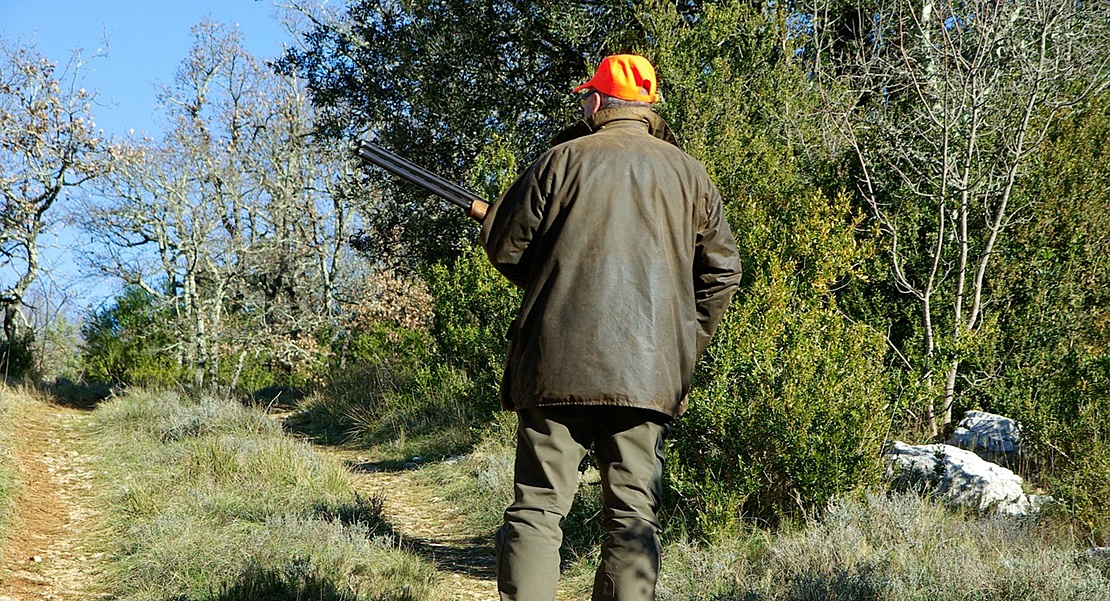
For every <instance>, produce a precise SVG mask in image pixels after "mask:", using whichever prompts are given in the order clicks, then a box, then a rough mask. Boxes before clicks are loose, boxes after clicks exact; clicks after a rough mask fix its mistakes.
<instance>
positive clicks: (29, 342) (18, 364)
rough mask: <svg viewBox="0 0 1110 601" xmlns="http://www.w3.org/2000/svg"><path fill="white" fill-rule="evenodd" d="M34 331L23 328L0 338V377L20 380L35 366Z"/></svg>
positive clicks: (29, 373)
mask: <svg viewBox="0 0 1110 601" xmlns="http://www.w3.org/2000/svg"><path fill="white" fill-rule="evenodd" d="M34 349H35V333H34V332H32V331H30V330H25V331H23V332H22V333H19V334H16V336H15V337H14V338H4V339H3V340H0V377H4V378H12V379H15V380H22V379H24V378H26V377H27V376H29V375H31V372H32V370H34V368H35V352H34Z"/></svg>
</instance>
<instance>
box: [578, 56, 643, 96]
mask: <svg viewBox="0 0 1110 601" xmlns="http://www.w3.org/2000/svg"><path fill="white" fill-rule="evenodd" d="M657 83H658V82H656V80H655V67H652V66H651V63H650V62H648V59H646V58H644V57H642V56H637V55H635V54H613V55H610V56H607V57H605V58H604V59H603V60H602V61H601V64H600V65H598V66H597V72H596V73H594V76H593V79H591V80H590V81H587V82H586V83H584V84H582V85H580V86H578V87H577V88H574V91H575V92H579V91H581V90H585V89H586V88H593V89H595V90H597V91H598V92H601V93H602V94H606V95H608V96H612V97H614V98H620V99H622V100H634V101H639V102H655V101H657V100H659V93H658V90H657Z"/></svg>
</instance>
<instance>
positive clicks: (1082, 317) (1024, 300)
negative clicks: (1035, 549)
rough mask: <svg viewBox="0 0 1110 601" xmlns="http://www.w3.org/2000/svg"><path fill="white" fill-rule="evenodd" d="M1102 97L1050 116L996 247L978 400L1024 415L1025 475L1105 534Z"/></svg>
mask: <svg viewBox="0 0 1110 601" xmlns="http://www.w3.org/2000/svg"><path fill="white" fill-rule="evenodd" d="M1107 135H1110V96H1107V95H1102V96H1099V97H1096V98H1094V99H1092V101H1091V102H1089V103H1087V104H1085V105H1084V106H1081V107H1077V108H1076V109H1074V110H1072V111H1069V112H1068V113H1067V114H1066V115H1065V116H1063V117H1062V118H1061V119H1060V120H1058V122H1057V125H1056V126H1055V127H1054V128H1053V130H1052V131H1051V135H1050V137H1049V139H1048V140H1047V142H1046V150H1045V152H1044V153H1042V154H1041V155H1040V156H1039V157H1038V159H1037V161H1036V162H1035V164H1034V166H1033V168H1032V169H1030V172H1029V174H1028V175H1027V176H1026V178H1025V179H1024V181H1023V183H1022V189H1021V193H1020V200H1021V201H1022V202H1023V203H1026V204H1027V205H1028V207H1029V218H1028V219H1026V220H1025V221H1024V222H1023V223H1022V225H1021V227H1020V228H1019V230H1018V232H1017V235H1016V236H1015V239H1014V240H1013V242H1012V243H1011V244H1007V245H1006V247H1005V248H1004V252H1003V254H1002V256H1001V257H1000V261H1001V272H1002V277H1001V278H1000V280H1001V281H1000V285H999V290H1000V291H1001V292H1004V293H1005V294H1006V298H1007V307H1006V311H1005V312H1004V314H1003V315H1004V316H1003V318H1002V323H1000V325H999V329H1000V330H1001V331H1002V332H1003V334H1002V341H1001V342H1000V344H999V350H998V351H997V352H996V353H994V355H993V356H991V357H989V360H988V361H986V362H984V364H983V365H982V366H981V369H983V370H984V371H986V370H995V371H996V372H997V373H998V375H997V377H996V378H994V379H993V380H992V381H991V382H990V383H989V385H988V386H986V387H985V390H984V391H983V393H982V394H980V395H977V396H976V398H975V402H977V403H979V404H980V405H981V406H983V407H986V408H989V409H990V410H992V411H995V412H1002V413H1005V414H1006V415H1009V416H1012V417H1014V418H1015V419H1018V420H1020V421H1021V423H1022V427H1023V429H1024V432H1025V436H1026V438H1027V440H1028V443H1029V444H1030V445H1032V447H1033V448H1031V449H1029V453H1028V454H1029V460H1030V462H1031V463H1032V465H1031V468H1032V469H1030V470H1029V471H1030V475H1031V476H1033V477H1034V478H1038V479H1040V480H1042V482H1044V483H1045V484H1048V483H1049V482H1048V481H1051V482H1052V489H1053V490H1052V492H1053V494H1054V495H1056V496H1059V497H1061V498H1063V499H1064V500H1065V501H1066V502H1067V503H1068V505H1069V506H1070V507H1071V509H1072V510H1073V511H1074V512H1075V513H1076V514H1077V516H1078V517H1079V521H1080V523H1082V524H1083V526H1084V527H1085V528H1086V529H1087V531H1088V532H1090V533H1092V534H1093V535H1094V536H1095V538H1097V539H1099V540H1101V541H1105V540H1106V539H1107V536H1108V534H1110V512H1108V511H1107V509H1106V504H1105V503H1104V502H1103V501H1101V499H1106V498H1107V495H1110V487H1108V484H1107V483H1110V465H1108V464H1107V462H1106V457H1107V453H1108V452H1110V448H1108V447H1110V422H1108V421H1107V419H1106V416H1107V415H1108V413H1110V322H1108V321H1107V307H1110V292H1108V290H1110V193H1108V192H1107V190H1106V188H1105V185H1104V182H1105V179H1106V177H1107V176H1108V175H1110V173H1108V167H1107V165H1108V164H1110V155H1108V151H1107V148H1106V145H1105V143H1104V140H1105V139H1106V136H1107Z"/></svg>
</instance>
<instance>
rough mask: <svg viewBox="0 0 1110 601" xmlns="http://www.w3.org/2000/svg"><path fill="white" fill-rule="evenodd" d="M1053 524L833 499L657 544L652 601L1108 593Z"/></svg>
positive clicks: (880, 500) (1055, 600)
mask: <svg viewBox="0 0 1110 601" xmlns="http://www.w3.org/2000/svg"><path fill="white" fill-rule="evenodd" d="M1081 556H1082V554H1081V553H1080V552H1079V548H1078V546H1077V541H1073V540H1069V539H1068V538H1067V537H1066V536H1064V535H1062V533H1061V532H1060V531H1058V530H1056V529H1054V528H1053V526H1052V524H1049V523H1042V522H1038V521H1036V520H1015V519H1012V518H1003V517H998V518H978V517H974V516H968V515H964V514H960V513H954V512H952V511H950V510H948V509H946V508H944V507H942V506H940V505H938V504H936V503H934V502H931V501H928V500H924V499H921V498H919V497H917V496H914V495H912V494H889V495H888V494H866V495H862V496H860V497H858V498H846V499H840V500H838V501H836V502H834V503H833V504H832V505H831V506H830V507H829V508H828V509H827V511H826V512H825V513H824V515H822V516H821V517H820V518H813V519H811V520H810V521H809V522H808V523H806V524H804V525H803V526H800V527H798V528H796V529H793V530H788V529H784V530H783V531H781V532H779V533H768V532H763V531H753V532H749V533H745V534H740V535H732V536H726V537H722V538H720V539H718V540H716V541H714V542H713V543H711V544H707V545H697V544H693V543H690V542H689V541H677V542H674V543H672V544H670V545H667V546H666V548H665V557H664V560H663V573H662V575H661V577H660V587H659V595H658V598H659V599H660V601H669V600H680V599H681V600H682V601H699V600H705V601H709V600H714V601H717V600H724V599H744V600H751V601H808V600H813V601H816V600H843V601H857V600H858V601H864V600H869V601H920V600H926V599H927V600H929V601H978V600H984V601H986V600H993V599H1005V600H1007V601H1034V600H1036V601H1071V600H1090V601H1095V600H1098V599H1107V598H1110V580H1108V579H1107V577H1106V574H1105V572H1100V571H1099V570H1098V568H1097V566H1094V565H1092V564H1091V563H1089V562H1085V561H1080V560H1079V557H1081Z"/></svg>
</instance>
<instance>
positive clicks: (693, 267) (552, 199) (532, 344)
mask: <svg viewBox="0 0 1110 601" xmlns="http://www.w3.org/2000/svg"><path fill="white" fill-rule="evenodd" d="M590 124H591V126H592V127H591V129H593V130H594V131H593V133H590V134H589V135H585V136H582V137H578V138H576V139H573V140H570V141H568V142H564V143H562V144H559V145H557V146H555V147H554V148H552V149H551V150H549V151H548V152H547V153H545V155H544V156H542V157H541V158H540V159H539V160H538V161H537V162H536V163H535V164H534V165H533V166H532V167H531V168H530V169H529V171H528V172H527V173H525V174H524V175H523V176H522V177H521V178H520V179H519V180H518V181H517V183H516V184H515V185H514V186H513V188H511V189H510V190H509V191H508V192H507V193H506V194H505V196H504V197H503V198H502V200H501V201H500V202H499V203H497V205H495V210H494V212H493V213H491V216H490V218H487V222H486V227H485V228H484V229H485V231H484V233H485V234H487V236H486V238H485V243H486V248H487V250H488V251H489V253H490V258H491V260H492V261H493V263H494V265H495V266H497V267H498V268H499V269H502V271H504V272H505V273H506V275H508V276H509V277H510V279H514V281H517V282H518V283H519V284H521V285H523V286H524V287H525V290H526V292H525V299H524V303H523V305H522V308H521V313H520V317H519V319H518V321H517V323H516V324H514V331H513V332H512V333H511V337H512V339H513V343H512V345H511V349H510V358H509V362H510V372H511V374H512V378H511V385H510V386H508V387H507V391H506V392H508V393H509V399H506V400H508V401H510V402H511V405H512V406H513V407H528V406H536V405H542V406H550V405H566V404H572V405H589V404H594V405H618V406H629V407H642V408H647V409H653V410H656V411H660V412H662V413H666V414H668V415H673V414H675V413H677V411H678V408H679V404H680V402H681V400H682V398H683V397H684V396H685V394H686V392H687V391H688V389H689V378H690V374H691V373H692V371H693V363H694V361H695V359H696V355H697V353H698V351H699V350H700V349H699V336H700V335H701V327H700V325H699V306H698V305H697V302H696V297H697V292H698V291H697V290H696V287H697V286H698V284H699V281H698V278H697V277H695V276H696V272H698V271H699V266H700V265H701V264H702V263H704V259H705V256H706V253H707V252H708V253H709V254H710V255H711V256H719V257H721V261H722V262H728V260H729V258H733V257H734V256H735V251H734V250H732V249H733V246H732V245H733V242H732V238H731V234H730V233H729V232H728V229H727V224H725V222H724V221H723V219H722V218H721V216H720V196H719V194H718V193H717V191H716V189H715V188H714V187H713V185H712V184H711V182H710V181H709V178H708V176H707V175H706V173H705V169H704V168H703V167H702V166H701V165H700V164H699V163H698V162H697V161H695V160H694V159H692V158H691V157H689V156H688V155H687V154H685V153H684V152H682V151H681V150H680V149H679V148H677V147H676V146H674V145H673V144H671V143H668V142H666V141H664V140H663V139H660V137H656V136H657V135H661V134H663V133H665V132H663V131H660V130H661V129H665V127H666V125H665V124H664V123H663V122H662V120H661V119H659V118H658V116H656V115H655V114H654V113H652V112H651V111H650V109H643V108H619V109H610V110H605V111H601V112H599V113H597V114H596V115H594V116H593V117H592V119H591V120H590ZM732 262H735V261H734V259H733V261H732ZM721 267H722V266H714V268H715V269H719V268H721ZM731 267H732V265H731V264H729V265H723V268H724V270H725V271H731ZM735 267H736V269H735V271H738V265H736V266H735ZM729 277H731V273H730V276H729ZM729 284H731V285H732V286H733V287H734V286H735V281H730V282H729V283H726V284H725V285H729ZM726 301H727V299H726ZM720 308H721V309H723V306H722V307H720Z"/></svg>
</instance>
